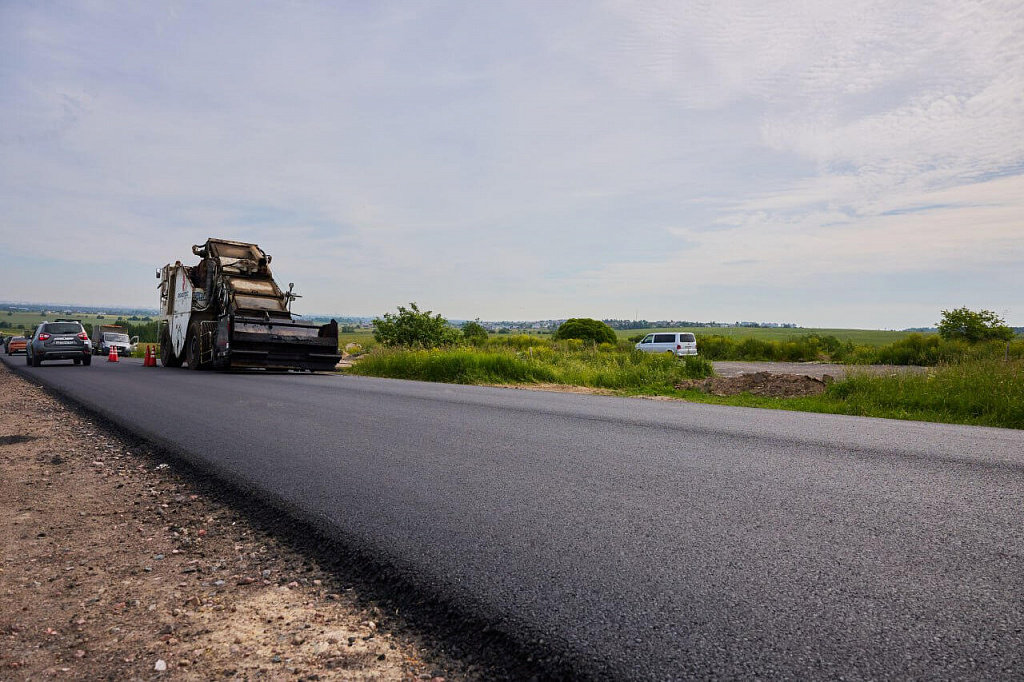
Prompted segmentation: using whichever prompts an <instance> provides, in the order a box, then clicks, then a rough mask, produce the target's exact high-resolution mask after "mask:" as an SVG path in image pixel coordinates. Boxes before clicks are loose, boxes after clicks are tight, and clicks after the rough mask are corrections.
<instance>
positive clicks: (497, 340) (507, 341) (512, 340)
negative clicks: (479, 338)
mask: <svg viewBox="0 0 1024 682" xmlns="http://www.w3.org/2000/svg"><path fill="white" fill-rule="evenodd" d="M487 345H488V347H499V348H515V349H518V350H523V349H526V348H538V347H542V346H550V345H551V341H550V340H548V339H545V338H543V337H539V336H531V335H529V334H509V335H507V336H500V337H493V336H492V337H491V338H489V339H487Z"/></svg>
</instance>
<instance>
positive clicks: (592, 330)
mask: <svg viewBox="0 0 1024 682" xmlns="http://www.w3.org/2000/svg"><path fill="white" fill-rule="evenodd" d="M554 339H555V340H556V341H562V340H565V339H580V340H582V341H592V342H594V343H617V342H618V337H617V336H616V335H615V330H614V329H612V328H611V327H609V326H608V325H607V324H605V323H604V322H601V321H600V320H594V319H591V318H589V317H574V318H572V319H569V320H566V321H565V322H563V323H562V324H561V325H560V326H559V327H558V329H557V331H555V335H554Z"/></svg>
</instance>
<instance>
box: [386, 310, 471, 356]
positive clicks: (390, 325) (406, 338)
mask: <svg viewBox="0 0 1024 682" xmlns="http://www.w3.org/2000/svg"><path fill="white" fill-rule="evenodd" d="M431 313H432V311H430V310H427V311H420V309H419V307H418V306H417V305H416V304H415V303H410V304H409V307H408V308H404V307H402V306H398V314H397V315H395V314H392V313H384V317H376V318H374V320H373V326H374V329H373V338H374V339H376V340H377V342H378V343H380V344H382V345H384V346H409V347H412V348H437V347H438V346H446V345H451V344H453V343H456V342H457V341H459V339H460V338H461V337H462V334H461V333H460V332H459V330H457V329H455V328H453V327H451V326H449V324H448V320H446V319H444V318H443V317H441V316H440V315H433V316H432V315H431Z"/></svg>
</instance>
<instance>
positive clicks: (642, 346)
mask: <svg viewBox="0 0 1024 682" xmlns="http://www.w3.org/2000/svg"><path fill="white" fill-rule="evenodd" d="M636 349H637V350H639V351H643V352H645V353H672V354H673V355H675V356H677V357H683V356H684V355H696V354H697V337H695V336H694V335H693V334H691V333H689V332H659V333H657V334H648V335H647V336H645V337H644V338H643V339H641V340H640V343H638V344H636Z"/></svg>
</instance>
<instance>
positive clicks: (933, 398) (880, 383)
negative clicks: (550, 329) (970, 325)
mask: <svg viewBox="0 0 1024 682" xmlns="http://www.w3.org/2000/svg"><path fill="white" fill-rule="evenodd" d="M623 394H624V395H632V396H644V395H660V396H665V397H671V398H679V399H682V400H686V401H689V402H697V403H708V404H713V405H732V406H736V407H756V408H764V409H773V410H792V411H796V412H820V413H825V414H847V415H853V416H858V417H881V418H884V419H903V420H910V421H924V422H937V423H944V424H968V425H973V426H994V427H1000V428H1008V429H1024V362H1022V361H1011V362H1004V361H1001V360H992V359H987V360H978V361H967V362H961V363H953V364H950V365H944V366H939V367H934V368H930V369H929V370H928V372H927V373H923V374H916V373H903V372H899V373H893V374H889V375H881V376H880V375H873V374H868V373H858V372H857V371H856V370H854V371H853V372H852V373H851V374H850V375H849V376H848V377H847V378H845V379H843V380H840V381H836V382H834V383H832V384H830V385H829V386H828V387H827V388H826V389H825V392H824V393H822V394H821V395H817V396H806V397H798V398H770V397H765V396H756V395H751V394H749V393H743V394H740V395H735V396H715V395H710V394H707V393H703V392H701V391H698V390H686V391H663V390H662V391H658V390H655V391H624V392H623Z"/></svg>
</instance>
